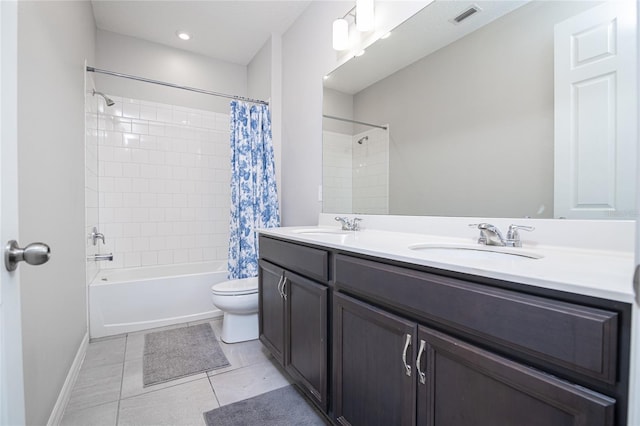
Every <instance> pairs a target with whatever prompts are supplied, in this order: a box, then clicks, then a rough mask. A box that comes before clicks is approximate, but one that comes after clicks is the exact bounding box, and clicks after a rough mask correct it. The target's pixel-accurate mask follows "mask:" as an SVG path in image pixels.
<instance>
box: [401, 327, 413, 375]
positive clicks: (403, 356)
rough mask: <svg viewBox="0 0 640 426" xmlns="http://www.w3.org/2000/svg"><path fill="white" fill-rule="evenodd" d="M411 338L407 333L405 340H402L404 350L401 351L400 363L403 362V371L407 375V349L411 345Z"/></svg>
mask: <svg viewBox="0 0 640 426" xmlns="http://www.w3.org/2000/svg"><path fill="white" fill-rule="evenodd" d="M411 339H412V337H411V335H410V334H407V335H406V340H405V342H404V350H403V351H402V364H404V372H405V373H406V374H407V376H411V366H410V365H409V364H407V350H408V349H409V346H410V345H411Z"/></svg>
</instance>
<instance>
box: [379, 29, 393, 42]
mask: <svg viewBox="0 0 640 426" xmlns="http://www.w3.org/2000/svg"><path fill="white" fill-rule="evenodd" d="M390 36H391V31H389V32H388V33H386V34H385V35H383V36H382V37H380V40H384V39H387V38H389V37H390Z"/></svg>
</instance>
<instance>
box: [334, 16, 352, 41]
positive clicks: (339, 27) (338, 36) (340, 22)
mask: <svg viewBox="0 0 640 426" xmlns="http://www.w3.org/2000/svg"><path fill="white" fill-rule="evenodd" d="M347 15H348V14H347ZM345 16H346V15H345ZM348 46H349V22H347V19H346V17H344V18H338V19H336V20H335V21H333V48H334V50H345V49H346V48H347V47H348Z"/></svg>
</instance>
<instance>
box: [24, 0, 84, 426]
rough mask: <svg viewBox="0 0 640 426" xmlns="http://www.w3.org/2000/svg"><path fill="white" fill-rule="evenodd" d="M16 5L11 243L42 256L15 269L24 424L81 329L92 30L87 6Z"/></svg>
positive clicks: (49, 401) (59, 382)
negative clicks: (45, 256)
mask: <svg viewBox="0 0 640 426" xmlns="http://www.w3.org/2000/svg"><path fill="white" fill-rule="evenodd" d="M18 7H19V9H18V167H19V171H18V187H19V194H20V196H19V206H18V208H19V215H20V219H19V220H20V225H19V234H20V239H19V242H20V243H21V244H22V245H25V244H27V243H30V242H33V241H44V242H46V243H48V244H49V245H50V247H51V250H52V257H51V260H50V261H49V263H47V264H45V265H42V266H38V267H28V266H27V267H25V265H22V266H21V267H20V268H21V277H22V278H21V288H22V294H21V296H22V322H23V324H22V330H23V358H24V386H25V403H26V423H27V424H30V425H42V424H46V423H47V420H48V419H49V416H50V414H51V410H52V408H53V406H54V404H55V402H56V399H57V398H58V395H59V393H60V390H61V388H62V386H63V384H64V381H65V379H66V376H67V373H68V372H69V368H70V367H71V364H72V363H73V360H74V357H75V355H76V352H77V351H78V348H79V347H80V344H81V342H82V339H83V337H84V336H85V334H86V332H87V322H86V287H85V272H84V271H85V257H84V256H85V235H84V227H83V225H82V224H83V223H84V93H83V92H84V61H85V58H86V59H87V60H88V61H90V62H91V61H93V59H94V58H93V51H94V46H95V26H94V20H93V14H92V10H91V4H90V3H89V2H88V1H82V2H80V1H78V2H53V1H47V2H19V5H18Z"/></svg>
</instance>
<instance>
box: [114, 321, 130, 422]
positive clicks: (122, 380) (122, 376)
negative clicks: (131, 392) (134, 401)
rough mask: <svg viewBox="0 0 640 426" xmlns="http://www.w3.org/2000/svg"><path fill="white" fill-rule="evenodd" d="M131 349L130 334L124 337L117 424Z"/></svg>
mask: <svg viewBox="0 0 640 426" xmlns="http://www.w3.org/2000/svg"><path fill="white" fill-rule="evenodd" d="M128 347H129V333H127V334H126V335H125V337H124V354H122V375H121V376H120V393H119V394H118V408H117V411H116V424H115V426H118V423H119V422H120V402H121V401H122V387H123V386H124V366H125V364H126V362H127V349H128Z"/></svg>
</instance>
